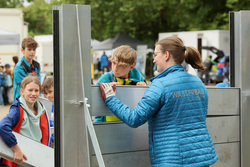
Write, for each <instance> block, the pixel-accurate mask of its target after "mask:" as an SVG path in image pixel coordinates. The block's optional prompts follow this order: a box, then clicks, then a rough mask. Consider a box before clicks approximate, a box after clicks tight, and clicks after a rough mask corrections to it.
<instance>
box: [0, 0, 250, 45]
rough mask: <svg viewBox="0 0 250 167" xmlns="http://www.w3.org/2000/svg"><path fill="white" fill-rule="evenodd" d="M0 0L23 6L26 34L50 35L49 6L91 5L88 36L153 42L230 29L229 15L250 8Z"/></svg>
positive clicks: (211, 3) (184, 1)
mask: <svg viewBox="0 0 250 167" xmlns="http://www.w3.org/2000/svg"><path fill="white" fill-rule="evenodd" d="M29 1H30V2H32V4H31V5H30V6H28V7H23V5H22V4H23V0H1V1H0V7H2V8H11V7H13V8H15V7H19V8H20V7H22V8H23V12H24V19H25V21H26V22H28V23H29V34H30V35H40V34H52V6H53V5H61V4H82V5H91V35H92V38H93V39H97V40H104V39H106V38H109V37H113V36H114V35H115V34H117V33H119V32H125V33H127V34H129V35H130V36H132V37H134V38H137V39H140V40H143V41H145V42H151V43H154V42H155V41H156V40H157V39H158V33H159V32H177V31H192V30H210V29H229V27H228V24H229V12H230V11H240V10H249V9H250V0H140V1H137V0H126V1H124V0H52V1H51V3H50V4H48V3H46V2H45V0H29Z"/></svg>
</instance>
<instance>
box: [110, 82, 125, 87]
mask: <svg viewBox="0 0 250 167" xmlns="http://www.w3.org/2000/svg"><path fill="white" fill-rule="evenodd" d="M109 84H110V85H112V86H113V85H121V84H122V83H121V82H110V83H109Z"/></svg>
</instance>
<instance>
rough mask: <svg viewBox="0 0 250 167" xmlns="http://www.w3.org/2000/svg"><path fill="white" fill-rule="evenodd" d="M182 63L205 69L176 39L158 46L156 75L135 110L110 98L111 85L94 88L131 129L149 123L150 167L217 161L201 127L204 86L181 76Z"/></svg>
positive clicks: (195, 53)
mask: <svg viewBox="0 0 250 167" xmlns="http://www.w3.org/2000/svg"><path fill="white" fill-rule="evenodd" d="M184 60H185V61H186V63H188V64H190V65H191V66H192V67H193V68H195V69H199V70H204V67H203V65H202V61H201V58H200V54H199V52H198V51H197V50H196V49H195V48H193V47H187V46H186V47H185V46H184V45H183V42H182V40H181V39H180V38H178V37H167V38H165V39H162V40H160V41H159V42H157V43H156V45H155V52H154V63H155V64H156V65H157V71H158V72H159V73H160V74H159V75H157V76H156V77H154V78H152V79H151V85H150V86H149V88H148V90H147V91H146V92H145V94H144V96H143V98H142V99H141V101H140V102H139V103H138V105H137V106H136V107H135V108H134V109H130V108H128V107H127V106H126V105H125V104H123V103H121V102H120V100H118V99H117V98H116V97H115V86H114V87H112V86H111V85H110V84H108V83H100V84H99V85H100V88H101V92H102V96H103V98H104V100H105V104H106V105H107V106H108V107H109V109H110V110H111V111H112V112H113V113H114V114H115V116H117V117H118V118H119V119H121V120H122V121H123V122H125V123H126V124H127V125H129V126H131V127H138V126H140V125H142V124H144V123H145V122H147V121H148V129H149V153H150V161H151V166H152V167H165V166H166V167H205V166H209V165H212V164H214V163H215V162H216V161H217V160H218V157H217V155H216V152H215V149H214V146H213V143H212V140H211V137H210V135H209V132H208V130H207V126H206V115H207V107H208V95H207V90H206V87H205V86H204V84H203V83H202V81H201V80H200V79H199V78H198V77H197V76H194V75H191V74H188V73H186V72H184V69H183V67H182V66H181V65H180V64H181V63H182V62H183V61H184ZM114 104H115V105H114Z"/></svg>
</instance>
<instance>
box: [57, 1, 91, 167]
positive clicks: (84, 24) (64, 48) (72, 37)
mask: <svg viewBox="0 0 250 167" xmlns="http://www.w3.org/2000/svg"><path fill="white" fill-rule="evenodd" d="M53 14H54V19H55V20H54V29H53V30H54V47H56V48H54V51H55V52H54V56H55V58H54V60H55V68H54V76H55V97H56V98H55V152H56V161H55V162H56V166H61V167H68V166H78V167H89V166H90V156H89V141H88V132H87V125H86V123H85V113H84V111H85V108H86V105H87V104H86V102H85V97H90V95H91V89H87V88H89V87H90V86H91V77H90V69H91V68H90V63H89V62H90V58H91V53H90V51H91V50H90V49H91V48H90V41H91V40H90V39H91V29H90V6H89V5H61V6H54V7H53ZM56 63H58V64H56ZM83 71H84V73H83ZM81 78H82V79H81ZM83 78H84V79H83ZM89 103H91V102H89Z"/></svg>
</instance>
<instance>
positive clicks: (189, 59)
mask: <svg viewBox="0 0 250 167" xmlns="http://www.w3.org/2000/svg"><path fill="white" fill-rule="evenodd" d="M184 48H185V50H186V53H185V61H186V63H188V64H190V65H191V66H192V67H193V68H194V69H198V70H205V67H204V66H203V64H202V60H201V56H200V53H199V51H198V50H197V49H195V48H193V47H190V46H185V47H184Z"/></svg>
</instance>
